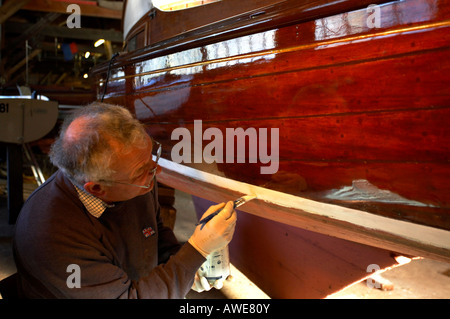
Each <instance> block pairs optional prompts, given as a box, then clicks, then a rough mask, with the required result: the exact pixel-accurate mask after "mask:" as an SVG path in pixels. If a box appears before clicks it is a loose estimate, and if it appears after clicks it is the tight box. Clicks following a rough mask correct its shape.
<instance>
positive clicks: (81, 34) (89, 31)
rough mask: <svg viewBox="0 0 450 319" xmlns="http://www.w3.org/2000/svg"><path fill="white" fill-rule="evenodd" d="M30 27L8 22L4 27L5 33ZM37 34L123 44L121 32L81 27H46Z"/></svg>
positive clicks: (23, 30) (21, 31)
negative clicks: (102, 40)
mask: <svg viewBox="0 0 450 319" xmlns="http://www.w3.org/2000/svg"><path fill="white" fill-rule="evenodd" d="M32 26H33V25H32V24H29V23H17V22H9V23H7V24H6V25H5V32H7V33H23V32H25V31H26V30H27V29H29V28H30V27H32ZM39 34H40V35H45V36H51V37H57V38H68V39H80V40H93V41H95V40H98V39H100V38H102V39H105V40H110V41H112V42H120V43H121V42H123V36H122V32H120V31H115V30H101V29H93V28H83V27H81V28H80V29H77V28H73V29H69V28H67V27H65V26H62V27H59V26H52V25H46V26H43V27H42V29H41V30H40V33H39Z"/></svg>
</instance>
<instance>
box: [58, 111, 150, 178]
mask: <svg viewBox="0 0 450 319" xmlns="http://www.w3.org/2000/svg"><path fill="white" fill-rule="evenodd" d="M76 119H83V124H82V126H83V130H82V132H81V133H80V132H78V134H77V136H76V137H75V138H74V137H73V136H72V135H70V136H67V135H66V133H67V128H68V127H69V126H70V124H71V123H72V122H73V121H74V120H76ZM147 136H148V135H147V133H146V131H145V129H144V127H143V125H142V124H141V123H140V122H139V121H138V120H137V119H135V118H134V117H133V116H132V114H131V113H130V112H129V111H128V110H127V109H125V108H124V107H121V106H118V105H111V104H106V103H99V102H94V103H92V104H90V105H88V106H86V107H83V108H81V109H79V110H77V111H75V112H74V113H73V114H72V115H70V116H69V117H67V118H66V119H65V120H64V123H63V125H62V127H61V131H60V134H59V137H58V138H57V139H56V141H55V142H54V143H53V145H52V147H51V150H50V160H51V161H52V163H53V165H55V166H56V167H58V168H59V169H60V170H61V171H62V172H63V173H64V174H65V175H66V176H68V177H69V178H70V179H71V180H72V182H74V183H75V184H77V185H79V186H82V185H84V183H86V182H88V181H101V180H108V179H110V177H111V175H112V174H113V173H114V171H113V170H112V169H111V168H110V160H111V157H112V156H114V153H115V152H117V146H119V147H120V148H121V150H120V151H121V152H126V151H127V150H128V149H129V148H130V147H131V146H134V147H139V148H141V147H142V148H145V147H147V143H148V138H147Z"/></svg>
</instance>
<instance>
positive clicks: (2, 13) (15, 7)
mask: <svg viewBox="0 0 450 319" xmlns="http://www.w3.org/2000/svg"><path fill="white" fill-rule="evenodd" d="M28 2H30V0H8V1H6V2H5V3H4V4H3V5H2V6H1V7H0V24H2V23H3V22H5V21H6V20H8V18H9V17H10V16H12V15H13V14H14V13H16V12H17V11H19V10H20V9H22V7H23V6H24V5H26V4H27V3H28Z"/></svg>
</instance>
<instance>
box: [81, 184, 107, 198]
mask: <svg viewBox="0 0 450 319" xmlns="http://www.w3.org/2000/svg"><path fill="white" fill-rule="evenodd" d="M84 189H85V190H86V191H87V192H89V193H90V194H92V195H94V196H95V197H103V195H105V190H104V189H103V187H102V185H101V184H99V183H95V182H87V183H85V184H84Z"/></svg>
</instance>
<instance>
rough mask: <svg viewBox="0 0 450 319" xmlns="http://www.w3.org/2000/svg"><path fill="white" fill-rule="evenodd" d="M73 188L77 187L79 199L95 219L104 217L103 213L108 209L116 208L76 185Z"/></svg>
mask: <svg viewBox="0 0 450 319" xmlns="http://www.w3.org/2000/svg"><path fill="white" fill-rule="evenodd" d="M73 186H75V189H76V190H77V193H78V198H79V199H80V200H81V202H82V203H83V205H84V207H86V209H87V211H88V212H89V213H90V214H91V215H92V216H94V217H95V218H100V216H102V214H103V212H104V211H105V210H106V209H107V208H111V207H114V204H113V205H109V204H107V203H105V202H104V201H102V200H101V199H100V198H98V197H95V196H94V195H92V194H89V193H88V192H86V191H85V190H84V189H81V188H79V187H78V186H76V185H75V184H74V185H73Z"/></svg>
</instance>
